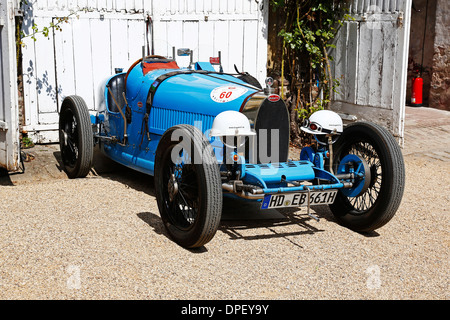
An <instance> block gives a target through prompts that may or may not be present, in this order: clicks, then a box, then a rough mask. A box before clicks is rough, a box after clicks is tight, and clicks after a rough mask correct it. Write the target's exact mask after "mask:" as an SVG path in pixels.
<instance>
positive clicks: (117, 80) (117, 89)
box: [107, 73, 126, 112]
mask: <svg viewBox="0 0 450 320" xmlns="http://www.w3.org/2000/svg"><path fill="white" fill-rule="evenodd" d="M125 76H126V73H119V74H117V75H115V76H114V77H112V78H111V79H110V80H109V82H108V84H107V86H109V87H110V89H111V92H112V94H113V95H114V98H115V99H116V101H117V103H118V104H119V106H120V108H121V109H123V107H124V106H125V100H124V99H123V95H122V92H125ZM107 90H108V89H107ZM111 92H109V90H108V95H107V104H108V109H109V111H111V112H119V109H118V108H117V105H116V103H115V102H114V99H113V98H112V97H111Z"/></svg>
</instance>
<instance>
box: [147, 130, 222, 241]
mask: <svg viewBox="0 0 450 320" xmlns="http://www.w3.org/2000/svg"><path fill="white" fill-rule="evenodd" d="M173 138H176V140H175V141H172V139H173ZM180 142H181V143H180ZM172 152H173V154H174V155H182V156H183V161H182V162H180V163H178V161H177V160H175V161H174V160H173V159H172ZM155 191H156V199H157V202H158V208H159V212H160V214H161V218H162V220H163V223H164V226H165V228H166V230H167V232H168V233H169V235H170V237H171V238H172V239H173V240H174V241H175V242H176V243H178V244H179V245H181V246H182V247H185V248H196V247H201V246H203V245H205V244H206V243H208V242H209V241H210V240H211V239H212V238H213V237H214V235H215V233H216V231H217V228H218V227H219V223H220V219H221V216H222V185H221V179H220V172H219V167H218V164H217V160H216V158H215V156H214V153H213V149H212V147H211V145H210V143H209V141H208V140H207V139H206V138H205V137H204V136H203V134H202V133H201V132H200V130H198V129H197V128H195V127H193V126H190V125H178V126H175V127H172V128H170V129H169V130H167V131H166V132H165V133H164V135H163V136H162V137H161V140H160V142H159V145H158V149H157V151H156V159H155Z"/></svg>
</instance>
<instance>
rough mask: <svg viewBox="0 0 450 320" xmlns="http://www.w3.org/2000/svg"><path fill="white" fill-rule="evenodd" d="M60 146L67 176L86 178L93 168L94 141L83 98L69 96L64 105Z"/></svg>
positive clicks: (60, 115) (60, 123)
mask: <svg viewBox="0 0 450 320" xmlns="http://www.w3.org/2000/svg"><path fill="white" fill-rule="evenodd" d="M59 145H60V149H61V158H62V162H63V166H64V171H65V172H66V173H67V176H68V177H69V178H71V179H73V178H83V177H85V176H86V175H87V174H88V173H89V171H90V169H91V167H92V159H93V154H94V139H93V134H92V126H91V120H90V115H89V111H88V108H87V106H86V103H85V102H84V100H83V99H82V98H81V97H78V96H68V97H66V98H65V99H64V101H63V103H62V106H61V111H60V113H59Z"/></svg>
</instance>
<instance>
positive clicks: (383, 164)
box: [330, 122, 405, 232]
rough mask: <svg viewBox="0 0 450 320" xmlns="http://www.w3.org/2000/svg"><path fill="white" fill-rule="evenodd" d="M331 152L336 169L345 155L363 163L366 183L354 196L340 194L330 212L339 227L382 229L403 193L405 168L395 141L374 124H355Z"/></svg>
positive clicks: (347, 130)
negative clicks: (359, 159) (361, 190)
mask: <svg viewBox="0 0 450 320" xmlns="http://www.w3.org/2000/svg"><path fill="white" fill-rule="evenodd" d="M334 148H335V158H334V159H335V160H334V163H335V165H338V164H339V163H340V161H341V159H343V158H344V157H345V156H346V155H348V154H354V155H356V156H358V157H359V158H361V159H363V160H364V161H365V166H366V170H369V174H367V175H366V177H367V179H369V181H368V184H366V187H365V188H364V191H363V192H361V193H360V194H358V195H356V196H348V193H347V192H345V191H344V190H345V189H343V190H341V191H339V192H338V194H337V197H336V201H335V202H334V203H333V204H332V205H330V209H331V211H332V212H333V214H334V215H335V217H336V219H337V220H338V222H339V223H341V224H342V225H344V226H346V227H348V228H350V229H352V230H355V231H358V232H370V231H373V230H375V229H378V228H380V227H382V226H383V225H385V224H386V223H387V222H388V221H389V220H391V219H392V217H393V216H394V215H395V213H396V211H397V209H398V207H399V205H400V202H401V199H402V196H403V191H404V185H405V167H404V162H403V156H402V153H401V150H400V147H399V145H398V143H397V141H396V140H395V139H394V137H393V136H392V135H391V134H390V133H389V132H388V131H387V130H386V129H384V128H382V127H380V126H378V125H376V124H373V123H369V122H357V123H354V124H351V125H349V126H348V127H347V128H345V130H344V132H343V134H342V135H341V137H339V140H338V141H337V142H336V144H335V147H334ZM345 193H346V194H347V195H345Z"/></svg>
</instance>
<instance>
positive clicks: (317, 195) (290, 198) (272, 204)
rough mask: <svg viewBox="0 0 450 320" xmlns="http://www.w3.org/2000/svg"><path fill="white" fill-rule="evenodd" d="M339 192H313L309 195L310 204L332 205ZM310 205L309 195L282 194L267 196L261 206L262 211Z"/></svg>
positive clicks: (332, 190)
mask: <svg viewBox="0 0 450 320" xmlns="http://www.w3.org/2000/svg"><path fill="white" fill-rule="evenodd" d="M336 193H337V190H335V189H330V190H324V191H311V192H310V193H309V204H310V205H311V206H313V205H321V204H332V203H333V202H334V200H335V199H336ZM306 205H308V193H307V192H300V193H280V194H267V195H265V196H264V200H263V202H262V205H261V209H273V208H284V207H300V206H306Z"/></svg>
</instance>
